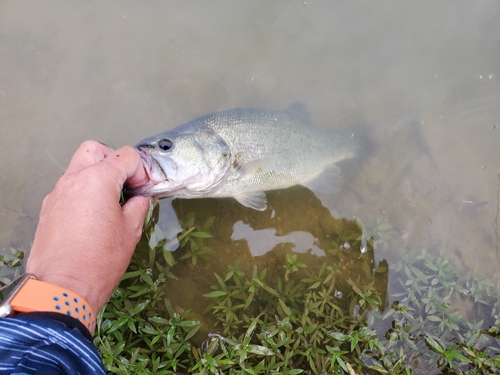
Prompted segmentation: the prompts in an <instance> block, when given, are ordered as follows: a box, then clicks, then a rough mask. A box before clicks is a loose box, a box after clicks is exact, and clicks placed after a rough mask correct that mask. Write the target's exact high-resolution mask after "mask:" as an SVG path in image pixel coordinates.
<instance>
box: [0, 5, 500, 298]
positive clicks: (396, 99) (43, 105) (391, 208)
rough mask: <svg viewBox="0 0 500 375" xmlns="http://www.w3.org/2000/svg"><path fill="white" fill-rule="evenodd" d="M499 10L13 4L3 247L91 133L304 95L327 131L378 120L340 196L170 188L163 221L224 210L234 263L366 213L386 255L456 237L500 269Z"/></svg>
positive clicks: (149, 126) (7, 26) (170, 123)
mask: <svg viewBox="0 0 500 375" xmlns="http://www.w3.org/2000/svg"><path fill="white" fill-rule="evenodd" d="M499 18H500V4H499V3H498V2H496V1H493V0H489V1H488V0H485V1H476V2H468V1H444V2H434V1H420V2H418V3H411V4H410V3H406V2H405V3H403V2H400V1H396V0H394V1H385V2H376V3H375V2H370V1H359V2H319V1H307V2H305V1H274V2H266V1H253V2H233V1H212V2H202V1H197V2H189V3H187V2H183V1H150V2H133V1H111V2H109V1H108V2H97V1H87V2H79V3H75V2H72V3H68V2H64V1H45V2H43V3H42V2H37V1H24V2H17V1H2V2H1V3H0V126H1V129H2V130H1V134H2V135H1V138H0V143H1V147H0V157H1V160H2V163H0V186H1V187H2V194H1V195H0V215H1V218H2V221H1V225H0V251H1V253H5V252H8V251H9V248H10V247H13V248H16V249H19V250H23V251H28V250H29V248H30V243H31V241H32V239H33V234H34V230H35V227H36V220H37V215H38V211H39V208H40V205H41V201H42V199H43V197H44V195H45V194H47V193H48V192H49V191H50V190H51V189H52V187H53V185H54V183H55V182H56V180H57V178H58V177H59V176H60V174H61V173H62V169H61V167H60V166H59V165H58V164H61V165H62V166H65V165H67V163H68V161H69V159H70V157H71V155H72V154H73V152H74V150H75V149H76V148H77V146H78V145H79V144H80V143H81V142H82V141H83V140H86V139H95V140H99V141H103V142H105V143H107V144H110V145H113V146H115V147H119V146H121V145H124V144H134V143H136V142H137V141H139V140H140V139H142V138H144V137H146V136H149V135H152V134H156V133H159V132H161V131H164V130H166V129H169V128H172V127H174V126H176V125H178V124H180V123H182V122H185V121H187V120H190V119H193V118H195V117H197V116H200V115H203V114H207V113H210V112H215V111H218V110H222V109H229V108H233V107H250V106H257V107H266V108H269V109H281V108H285V107H286V106H288V105H290V104H291V103H293V102H295V101H302V102H304V103H305V105H306V106H307V107H308V109H309V111H310V114H311V117H312V119H313V120H314V121H315V122H316V123H317V124H318V125H319V126H322V127H325V128H332V129H339V128H343V127H348V126H352V125H355V124H360V123H371V124H373V127H374V129H375V131H374V138H375V140H376V142H377V144H378V146H379V147H378V148H377V150H376V151H375V153H374V154H372V155H370V158H369V159H368V160H364V161H363V162H362V163H358V164H355V165H346V166H345V167H344V168H343V174H344V177H345V184H344V188H343V190H342V191H341V192H340V193H338V194H336V195H334V196H321V197H319V198H320V199H321V200H318V199H317V198H316V197H314V196H313V195H312V193H311V192H309V191H308V190H307V189H302V188H293V189H291V190H289V191H281V192H275V193H272V194H270V196H269V206H270V209H269V210H268V211H265V212H263V213H261V212H255V211H252V210H249V209H245V208H243V207H241V206H239V205H238V204H237V203H236V202H233V201H231V200H227V199H225V200H200V201H189V202H188V201H182V202H179V201H174V202H173V203H174V208H172V201H171V200H163V201H162V202H161V210H162V217H163V222H162V223H161V225H162V226H163V227H164V230H165V233H167V234H169V235H171V236H175V234H176V231H177V229H178V228H179V225H178V224H177V222H176V219H175V216H174V212H175V213H176V214H177V216H178V217H179V218H180V219H182V215H185V214H186V213H188V212H191V211H195V212H196V213H197V215H199V216H203V215H205V216H207V215H208V216H210V215H215V216H216V223H215V224H214V230H215V233H214V234H215V235H216V236H217V238H218V239H219V242H215V243H214V244H213V246H215V247H217V248H220V255H219V256H220V257H221V258H220V263H224V262H225V261H226V260H228V259H234V258H235V257H237V256H240V257H242V258H244V259H246V258H249V257H250V254H253V255H257V254H259V255H260V254H262V253H264V252H268V251H271V250H272V249H275V250H276V248H283V247H287V246H288V249H292V248H293V250H294V251H298V252H305V251H307V250H312V251H313V253H316V254H321V251H322V249H323V247H324V246H322V241H325V238H327V237H325V236H328V234H329V231H330V230H331V226H332V225H333V224H332V223H335V220H340V219H343V218H345V219H349V220H351V219H353V218H354V217H358V218H360V220H361V221H362V222H363V224H364V226H365V229H366V230H372V231H373V230H375V228H376V227H377V226H378V225H380V224H387V226H390V228H391V232H390V236H391V241H392V242H391V246H389V245H387V244H381V245H380V246H379V247H378V248H377V249H376V250H375V252H374V255H373V256H374V262H375V264H378V262H380V261H381V260H382V259H387V260H388V261H389V263H390V262H391V261H393V260H394V257H396V256H397V252H396V251H395V250H396V248H398V250H399V248H401V247H403V248H408V249H420V248H427V249H429V250H430V251H432V250H435V249H438V248H440V247H441V245H442V244H443V243H445V244H446V248H447V256H448V257H449V258H450V260H452V261H453V263H454V264H455V265H456V266H457V267H459V269H461V270H463V271H464V272H465V271H468V270H474V269H477V268H479V269H481V270H482V272H484V274H486V275H490V277H491V278H492V279H493V280H494V281H498V280H499V279H500V264H499V262H498V260H497V244H498V238H497V237H496V234H495V230H496V229H497V228H498V226H499V224H498V222H497V220H496V218H497V215H498V196H499V183H500V182H499V177H498V173H499V170H500V168H499V162H500V160H499V155H500V151H499V147H498V145H499V141H500V85H499V82H500V81H499V80H500V71H499V67H500V23H499V22H498V19H499ZM75 199H78V197H75ZM377 221H378V223H377ZM286 244H288V245H286ZM238 246H239V249H240V250H238V251H237V252H234V249H235V248H236V247H238ZM249 250H250V251H251V253H250V252H249ZM249 259H251V258H249ZM206 271H207V275H211V274H212V273H213V269H212V268H211V267H207V270H206ZM178 287H180V288H185V292H186V293H183V295H192V294H193V293H194V292H193V291H194V290H196V287H197V286H196V285H195V284H194V283H192V282H185V283H179V286H178ZM185 303H186V304H189V301H185Z"/></svg>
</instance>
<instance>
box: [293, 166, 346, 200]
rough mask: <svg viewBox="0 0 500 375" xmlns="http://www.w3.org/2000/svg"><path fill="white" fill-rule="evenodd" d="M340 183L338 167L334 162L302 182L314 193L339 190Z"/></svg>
mask: <svg viewBox="0 0 500 375" xmlns="http://www.w3.org/2000/svg"><path fill="white" fill-rule="evenodd" d="M341 184H342V176H341V175H340V168H339V167H338V166H337V165H335V164H331V165H328V166H327V167H325V168H324V169H323V170H322V171H321V172H320V173H318V174H317V175H315V176H313V177H312V178H310V179H308V180H307V181H304V182H302V185H304V186H305V187H307V188H308V189H311V190H312V191H313V192H314V193H335V192H337V191H339V189H340V185H341Z"/></svg>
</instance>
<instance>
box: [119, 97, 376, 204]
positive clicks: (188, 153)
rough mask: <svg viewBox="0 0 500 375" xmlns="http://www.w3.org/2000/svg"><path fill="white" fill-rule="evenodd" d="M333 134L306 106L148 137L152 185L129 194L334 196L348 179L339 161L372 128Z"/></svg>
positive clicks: (258, 198) (235, 112)
mask: <svg viewBox="0 0 500 375" xmlns="http://www.w3.org/2000/svg"><path fill="white" fill-rule="evenodd" d="M353 129H354V128H351V129H346V130H343V131H341V132H337V133H336V132H331V131H326V130H323V129H320V128H319V127H317V126H316V125H315V124H314V123H312V121H311V120H310V119H309V116H308V114H307V111H306V110H305V108H304V106H303V105H302V104H300V103H296V104H293V105H292V106H290V107H288V108H287V109H285V110H281V111H269V110H265V109H258V108H237V109H231V110H227V111H222V112H217V113H213V114H210V115H207V116H203V117H200V118H197V119H195V120H192V121H189V122H187V123H185V124H183V125H180V126H178V127H176V128H174V129H172V130H168V131H166V132H164V133H161V134H158V135H155V136H152V137H149V138H146V139H144V140H142V141H141V142H139V143H138V144H137V145H136V146H135V147H136V148H137V150H138V152H139V154H140V155H141V158H142V160H143V163H144V167H145V169H146V171H147V173H148V175H149V178H150V182H149V183H148V184H146V185H144V186H142V187H139V188H137V189H134V190H131V191H128V192H127V193H128V194H132V195H145V196H152V197H158V198H163V197H178V198H204V197H234V198H235V199H236V200H237V201H238V202H240V203H241V204H242V205H244V206H246V207H250V208H253V209H256V210H260V211H263V210H265V209H266V208H267V200H266V195H265V193H264V192H265V191H268V190H276V189H285V188H288V187H291V186H294V185H298V184H300V185H304V186H306V187H308V188H309V189H311V190H312V191H313V192H315V193H318V192H327V193H331V192H334V191H336V190H337V189H338V186H339V184H340V183H341V181H342V178H341V175H340V168H339V167H338V166H337V164H336V163H338V162H340V161H342V160H346V159H350V158H354V157H357V156H358V155H360V154H361V153H362V152H363V149H364V148H366V142H365V141H364V139H365V138H366V137H365V135H366V132H367V128H366V127H357V128H356V129H355V130H353Z"/></svg>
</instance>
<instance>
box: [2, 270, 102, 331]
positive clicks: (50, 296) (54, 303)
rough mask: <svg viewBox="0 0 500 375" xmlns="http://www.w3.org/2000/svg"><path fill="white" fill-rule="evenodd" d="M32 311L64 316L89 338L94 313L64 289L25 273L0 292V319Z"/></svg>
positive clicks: (78, 297) (79, 299)
mask: <svg viewBox="0 0 500 375" xmlns="http://www.w3.org/2000/svg"><path fill="white" fill-rule="evenodd" d="M34 311H39V312H57V313H61V314H66V315H68V316H71V317H73V318H75V319H77V320H79V321H80V322H81V323H82V324H83V325H84V326H85V327H87V329H88V330H89V331H90V334H94V330H95V319H96V316H95V314H94V311H93V310H92V308H91V307H90V305H89V304H88V303H87V301H85V300H84V299H83V298H82V297H80V296H79V295H78V294H76V293H74V292H72V291H70V290H68V289H66V288H62V287H60V286H57V285H53V284H49V283H46V282H44V281H41V280H37V279H36V276H35V275H34V274H32V273H25V274H24V275H21V276H19V277H17V278H15V279H14V280H13V281H12V282H11V283H10V284H7V285H6V286H4V287H3V288H2V289H0V318H6V317H8V316H13V315H14V314H15V313H22V312H34Z"/></svg>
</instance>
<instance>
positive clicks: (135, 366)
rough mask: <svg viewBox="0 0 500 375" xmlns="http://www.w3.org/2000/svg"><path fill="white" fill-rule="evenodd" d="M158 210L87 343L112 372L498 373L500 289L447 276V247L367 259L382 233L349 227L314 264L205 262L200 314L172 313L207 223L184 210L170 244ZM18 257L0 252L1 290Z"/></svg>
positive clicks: (293, 258)
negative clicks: (175, 285)
mask: <svg viewBox="0 0 500 375" xmlns="http://www.w3.org/2000/svg"><path fill="white" fill-rule="evenodd" d="M157 215H158V212H157V211H156V212H155V213H153V216H154V217H153V220H151V221H150V223H149V224H148V225H147V226H146V228H145V231H144V234H143V237H142V239H141V241H140V243H139V245H138V246H137V250H136V252H135V254H134V257H133V259H132V262H131V264H130V266H129V269H128V271H127V273H126V274H125V275H124V276H123V278H122V281H121V283H120V285H119V286H118V288H117V289H116V291H115V292H114V294H113V295H112V296H111V298H110V300H109V302H108V304H107V305H106V307H105V309H104V310H103V311H102V312H101V313H100V314H99V317H98V328H97V331H96V334H95V338H94V343H95V345H96V346H97V347H98V348H99V350H100V352H101V354H102V358H103V361H104V365H105V367H106V369H107V371H108V372H109V373H115V374H129V373H130V374H173V373H186V374H187V373H195V374H302V373H303V374H350V375H353V374H413V373H419V374H438V373H444V374H494V373H500V370H499V369H500V345H499V344H500V341H499V339H500V288H499V285H494V284H493V283H491V282H490V281H488V280H485V279H477V277H475V276H474V275H472V274H467V275H462V274H460V273H458V272H457V270H456V269H455V267H454V266H453V265H452V264H451V263H450V262H449V261H448V260H447V259H446V256H445V252H446V248H445V247H443V249H442V250H441V252H440V254H439V255H436V254H433V253H431V252H429V251H426V250H419V251H415V250H414V251H409V250H401V251H400V254H399V258H398V259H399V260H398V261H397V262H396V263H394V264H392V265H390V266H388V265H387V263H386V262H385V261H382V262H380V263H379V264H378V265H375V264H374V256H373V248H374V247H376V246H384V244H386V243H387V241H388V240H389V238H390V230H391V228H390V226H389V225H388V224H385V223H380V222H379V223H377V227H376V228H375V229H373V230H370V231H367V230H365V229H363V226H362V225H361V223H360V222H359V221H356V220H355V221H354V222H346V223H344V225H343V226H342V230H341V231H340V232H339V233H336V234H335V235H333V234H332V236H331V244H330V248H329V249H326V250H325V254H326V255H325V256H323V257H316V256H312V255H311V254H307V253H306V254H297V253H292V252H289V251H287V252H284V253H283V254H282V256H278V257H277V258H276V262H278V263H275V265H274V267H273V269H269V268H267V267H265V263H262V262H260V263H259V262H258V261H256V262H255V263H254V264H247V262H238V260H234V262H232V263H231V264H222V265H221V264H219V265H218V266H217V267H213V269H212V267H208V268H209V270H210V271H211V272H207V271H206V270H204V272H203V277H201V279H203V280H205V284H206V285H201V284H200V285H199V290H198V292H199V295H198V296H196V298H197V299H198V300H203V301H204V303H203V305H204V307H205V311H195V310H194V309H191V310H190V309H187V310H183V308H190V306H182V307H180V306H178V305H176V304H175V303H174V302H172V298H169V297H171V295H172V294H175V290H174V291H173V290H171V287H169V285H171V284H169V283H170V282H171V281H172V282H175V280H176V279H178V278H180V277H181V275H183V274H184V273H186V272H191V274H190V275H191V276H189V277H193V278H194V277H195V275H197V276H199V274H200V273H201V271H200V269H201V267H202V266H203V263H206V262H209V261H210V258H212V256H213V254H214V253H215V252H216V250H215V249H212V248H211V241H212V240H213V239H212V235H211V234H210V233H211V229H212V225H213V223H214V219H213V218H209V219H207V220H204V222H202V223H198V222H197V220H196V219H197V218H196V217H195V215H194V214H190V215H187V216H185V218H184V219H183V221H182V223H181V226H182V232H181V233H180V234H179V236H178V237H177V239H175V240H174V241H168V240H166V239H164V236H163V234H162V233H161V229H160V228H159V226H158V225H157V224H156V222H157ZM155 217H156V220H155ZM348 224H349V225H348ZM174 246H179V248H178V249H177V250H176V252H175V253H173V252H171V250H172V249H171V248H170V247H174ZM21 258H22V255H21V254H20V253H16V252H14V253H13V255H8V256H3V257H0V277H2V279H1V281H2V282H4V283H5V282H6V276H5V275H7V273H6V272H7V271H6V270H10V274H12V272H13V271H12V268H11V267H13V266H18V265H19V264H20V261H19V260H20V259H21ZM212 264H214V263H212ZM388 272H391V284H390V285H389V286H388V284H387V275H388ZM207 275H208V276H207ZM183 276H184V277H185V276H186V275H183ZM469 314H470V315H473V317H472V318H471V317H469Z"/></svg>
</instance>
